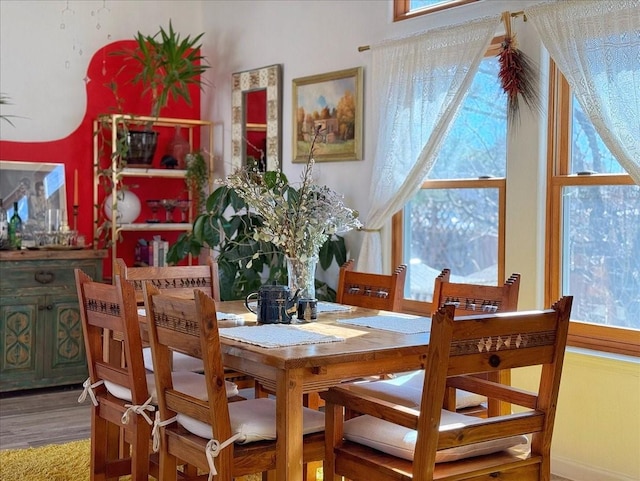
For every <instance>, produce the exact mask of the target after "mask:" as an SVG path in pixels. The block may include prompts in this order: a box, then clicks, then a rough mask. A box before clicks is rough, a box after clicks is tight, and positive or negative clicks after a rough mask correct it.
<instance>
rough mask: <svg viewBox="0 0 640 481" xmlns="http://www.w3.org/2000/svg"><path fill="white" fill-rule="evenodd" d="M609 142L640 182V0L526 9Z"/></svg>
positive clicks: (575, 0)
mask: <svg viewBox="0 0 640 481" xmlns="http://www.w3.org/2000/svg"><path fill="white" fill-rule="evenodd" d="M526 14H527V17H528V18H529V19H530V20H531V23H532V24H533V25H534V26H535V28H536V30H537V31H538V34H539V35H540V38H541V39H542V42H543V43H544V46H545V47H546V49H547V50H548V51H549V54H550V55H551V58H553V60H554V61H555V62H556V64H557V65H558V68H559V69H560V70H561V71H562V73H563V74H564V76H565V77H566V78H567V81H568V82H569V85H570V86H571V89H572V90H573V93H574V95H575V96H576V99H577V100H578V102H580V106H581V107H582V109H583V110H584V112H585V113H586V114H587V116H588V117H589V119H591V122H592V123H593V125H594V127H595V129H596V131H597V132H598V134H600V137H602V140H603V141H604V143H605V145H606V146H607V147H608V148H609V150H610V151H611V153H612V154H613V155H614V156H615V157H616V158H617V159H618V161H619V162H620V164H621V165H622V167H623V168H624V169H625V170H626V171H627V172H629V174H630V175H631V178H632V179H633V180H634V182H635V183H636V184H639V185H640V0H563V1H561V2H554V3H548V4H547V3H545V4H541V5H536V6H533V7H531V8H528V9H527V10H526Z"/></svg>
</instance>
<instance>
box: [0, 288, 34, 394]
mask: <svg viewBox="0 0 640 481" xmlns="http://www.w3.org/2000/svg"><path fill="white" fill-rule="evenodd" d="M39 309H44V303H43V302H42V297H41V296H22V297H18V296H2V297H1V298H0V391H9V390H14V389H29V388H33V387H37V386H38V385H39V384H38V383H37V382H36V381H37V380H38V379H40V378H41V377H42V355H43V346H42V342H43V339H42V331H41V326H40V324H41V323H39V322H38V317H39Z"/></svg>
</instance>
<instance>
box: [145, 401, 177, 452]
mask: <svg viewBox="0 0 640 481" xmlns="http://www.w3.org/2000/svg"><path fill="white" fill-rule="evenodd" d="M177 420H178V417H177V416H173V417H172V418H169V419H167V420H166V421H160V411H156V419H155V421H154V422H153V429H152V430H151V438H152V439H153V452H154V453H157V452H158V449H160V428H161V427H164V426H168V425H169V424H171V423H172V422H174V421H177Z"/></svg>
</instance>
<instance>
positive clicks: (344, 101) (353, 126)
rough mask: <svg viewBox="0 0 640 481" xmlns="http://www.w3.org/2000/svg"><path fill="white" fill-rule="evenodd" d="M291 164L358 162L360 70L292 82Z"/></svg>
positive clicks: (298, 79)
mask: <svg viewBox="0 0 640 481" xmlns="http://www.w3.org/2000/svg"><path fill="white" fill-rule="evenodd" d="M292 94H293V102H292V103H293V115H292V119H293V162H306V161H307V160H308V158H309V153H310V152H309V150H310V148H311V143H312V141H313V138H314V136H315V133H316V132H319V133H318V135H317V138H316V142H315V145H314V149H313V158H314V159H315V161H316V162H329V161H341V160H361V159H362V111H363V108H362V107H363V106H362V98H363V96H362V67H356V68H352V69H348V70H340V71H337V72H330V73H325V74H322V75H313V76H310V77H303V78H297V79H294V80H293V89H292Z"/></svg>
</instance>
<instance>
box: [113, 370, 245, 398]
mask: <svg viewBox="0 0 640 481" xmlns="http://www.w3.org/2000/svg"><path fill="white" fill-rule="evenodd" d="M172 377H173V386H174V387H175V388H176V389H177V390H178V391H183V392H185V393H188V394H189V395H191V396H193V397H195V398H198V399H201V400H203V401H206V400H207V399H208V398H209V396H208V394H207V383H206V380H205V378H204V376H203V375H202V374H198V373H195V372H190V371H180V372H174V373H173V374H172ZM146 378H147V388H148V389H149V392H150V393H151V394H150V396H151V398H152V399H151V403H152V404H158V397H157V395H156V380H155V379H154V377H153V374H147V375H146ZM104 385H105V387H106V388H107V391H108V392H109V393H110V394H111V395H113V396H115V397H117V398H118V399H122V400H123V401H131V390H129V388H127V387H124V386H121V385H119V384H115V383H112V382H110V381H105V382H104ZM225 387H226V389H227V397H232V396H237V395H238V386H237V385H236V384H235V383H232V382H229V381H225Z"/></svg>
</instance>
